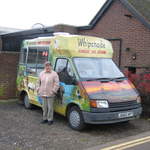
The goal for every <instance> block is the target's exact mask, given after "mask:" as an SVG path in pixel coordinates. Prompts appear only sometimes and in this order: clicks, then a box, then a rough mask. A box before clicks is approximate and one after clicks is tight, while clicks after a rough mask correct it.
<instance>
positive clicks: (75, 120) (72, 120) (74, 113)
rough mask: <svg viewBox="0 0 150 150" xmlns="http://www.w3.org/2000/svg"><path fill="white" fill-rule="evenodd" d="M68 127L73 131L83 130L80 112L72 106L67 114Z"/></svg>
mask: <svg viewBox="0 0 150 150" xmlns="http://www.w3.org/2000/svg"><path fill="white" fill-rule="evenodd" d="M67 117H68V122H69V126H70V127H71V128H72V129H74V130H78V131H80V130H82V129H83V128H85V123H84V120H83V116H82V112H81V110H80V109H79V108H78V107H77V106H73V107H71V108H70V109H69V111H68V114H67Z"/></svg>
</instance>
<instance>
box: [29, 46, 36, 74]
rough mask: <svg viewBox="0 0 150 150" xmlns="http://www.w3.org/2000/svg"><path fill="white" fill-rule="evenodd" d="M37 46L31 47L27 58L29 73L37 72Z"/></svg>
mask: <svg viewBox="0 0 150 150" xmlns="http://www.w3.org/2000/svg"><path fill="white" fill-rule="evenodd" d="M36 61H37V48H29V52H28V58H27V73H28V74H32V75H35V74H36Z"/></svg>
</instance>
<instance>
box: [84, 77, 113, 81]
mask: <svg viewBox="0 0 150 150" xmlns="http://www.w3.org/2000/svg"><path fill="white" fill-rule="evenodd" d="M97 80H99V81H102V82H108V81H112V80H113V78H91V79H87V80H86V81H97Z"/></svg>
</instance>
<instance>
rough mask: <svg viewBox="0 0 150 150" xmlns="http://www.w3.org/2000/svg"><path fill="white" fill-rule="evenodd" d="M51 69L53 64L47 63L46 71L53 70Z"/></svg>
mask: <svg viewBox="0 0 150 150" xmlns="http://www.w3.org/2000/svg"><path fill="white" fill-rule="evenodd" d="M51 70H52V67H51V65H49V64H47V65H45V71H46V72H51Z"/></svg>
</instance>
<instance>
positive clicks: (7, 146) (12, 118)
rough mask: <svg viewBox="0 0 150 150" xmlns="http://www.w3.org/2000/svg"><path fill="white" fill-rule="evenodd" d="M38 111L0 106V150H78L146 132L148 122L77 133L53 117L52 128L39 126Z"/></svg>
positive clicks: (97, 127)
mask: <svg viewBox="0 0 150 150" xmlns="http://www.w3.org/2000/svg"><path fill="white" fill-rule="evenodd" d="M41 119H42V110H41V109H40V108H38V107H35V108H34V109H32V110H27V109H25V108H24V107H23V105H22V104H18V103H17V102H9V103H1V102H0V150H82V149H86V148H90V147H92V146H96V145H99V144H104V143H108V142H111V141H114V140H118V139H121V138H125V137H128V136H132V135H137V134H139V133H142V132H146V131H149V130H150V120H149V119H146V118H141V119H138V120H134V121H131V122H130V123H119V124H114V125H89V126H88V127H87V128H86V129H85V130H84V131H82V132H78V131H74V130H72V129H70V128H69V127H68V123H67V120H66V119H65V118H64V117H62V116H59V115H57V114H55V117H54V124H53V125H51V126H48V125H47V124H44V125H43V124H40V121H41Z"/></svg>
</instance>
